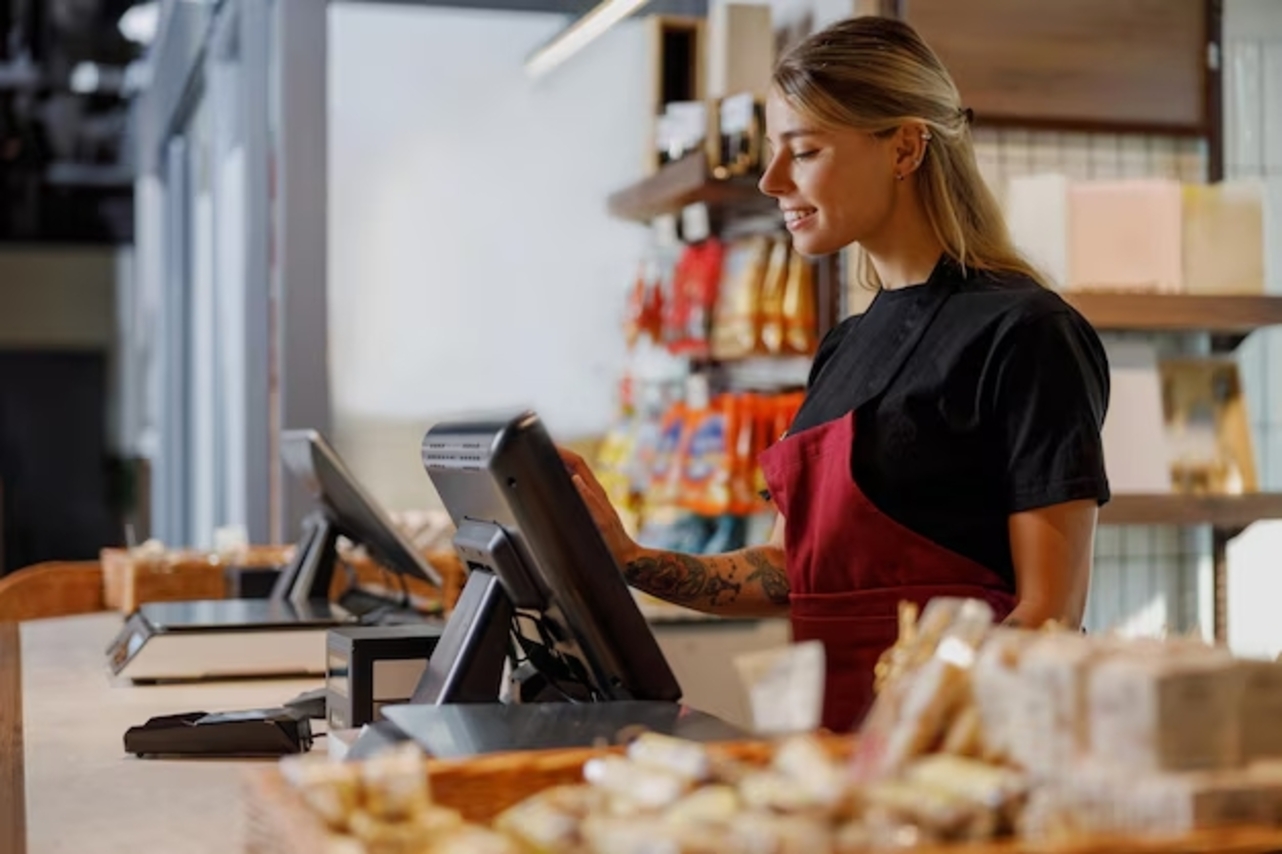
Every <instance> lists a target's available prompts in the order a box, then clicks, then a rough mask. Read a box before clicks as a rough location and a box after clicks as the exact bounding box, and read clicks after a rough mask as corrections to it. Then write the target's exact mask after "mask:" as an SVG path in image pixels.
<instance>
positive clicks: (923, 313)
mask: <svg viewBox="0 0 1282 854" xmlns="http://www.w3.org/2000/svg"><path fill="white" fill-rule="evenodd" d="M1108 395H1109V373H1108V360H1107V357H1106V356H1105V353H1104V348H1103V346H1102V345H1101V343H1100V340H1099V337H1098V336H1097V335H1096V334H1095V331H1094V330H1093V329H1092V328H1091V326H1090V324H1088V323H1087V322H1086V320H1085V319H1083V318H1082V317H1081V315H1079V314H1078V313H1077V312H1076V311H1075V310H1074V309H1073V308H1071V307H1070V306H1069V305H1068V304H1067V303H1065V302H1064V301H1063V300H1062V299H1061V298H1060V297H1059V296H1058V295H1057V294H1055V293H1054V292H1052V291H1049V290H1046V289H1045V288H1043V287H1041V286H1040V285H1038V284H1037V283H1036V282H1034V281H1032V280H1031V279H1028V278H1027V277H1024V276H1019V275H1014V274H992V273H984V272H979V271H974V270H969V271H967V272H966V273H963V271H962V270H961V268H960V266H959V265H957V264H956V263H955V262H953V261H952V260H951V259H947V258H945V259H944V260H942V261H941V262H940V263H939V265H938V266H937V267H936V268H935V271H934V272H933V273H932V274H931V277H930V279H929V280H928V281H927V282H926V283H924V284H921V285H915V286H910V287H906V288H900V289H896V290H889V291H882V292H880V293H879V294H878V295H877V297H876V298H875V299H874V300H873V302H872V305H871V306H870V307H869V308H868V310H867V311H866V312H865V313H864V314H862V315H858V316H855V317H851V318H848V319H847V320H845V321H843V322H842V323H841V324H840V325H838V326H837V327H836V328H834V329H833V330H832V331H831V332H829V333H828V335H827V336H825V338H824V340H823V342H822V343H821V344H820V347H819V351H818V354H817V355H816V357H815V361H814V365H813V367H812V369H811V374H810V383H809V388H808V391H807V394H806V399H805V403H804V404H803V405H802V407H801V410H800V411H799V412H798V414H797V418H796V420H795V421H794V422H793V425H792V428H791V430H790V432H792V433H797V432H800V431H801V430H805V429H806V428H808V427H814V426H817V425H819V424H823V423H825V422H828V421H831V420H833V419H835V418H839V417H841V416H843V415H845V414H847V413H849V412H850V411H851V410H852V409H853V410H856V436H855V446H854V453H853V459H852V468H853V472H852V475H853V477H854V478H855V482H856V483H858V484H859V486H860V488H861V489H862V490H863V492H864V493H865V494H866V495H867V496H868V498H869V499H870V500H871V501H872V502H873V503H874V504H875V505H876V506H877V507H878V508H879V509H880V510H881V511H882V512H883V513H886V514H887V515H888V516H890V517H891V518H892V519H894V520H896V521H897V522H899V523H900V524H902V525H904V526H906V527H908V528H910V529H911V530H913V531H916V532H917V533H919V534H921V535H923V536H925V537H927V538H928V539H930V540H932V541H934V542H936V543H939V544H940V545H942V546H944V547H946V548H948V549H950V550H952V551H954V552H957V553H959V554H962V555H964V556H966V557H969V558H971V559H972V560H974V561H976V562H978V563H980V564H982V565H984V566H987V567H989V568H990V569H993V570H994V571H996V572H998V573H999V574H1001V575H1002V576H1003V577H1005V578H1007V579H1009V580H1010V581H1011V583H1012V585H1013V583H1014V566H1013V564H1012V561H1011V553H1010V535H1009V529H1008V527H1007V525H1008V517H1009V516H1010V515H1011V514H1012V513H1018V512H1021V511H1025V510H1032V509H1035V508H1038V507H1045V506H1049V505H1052V504H1058V503H1061V502H1065V501H1074V500H1081V499H1088V498H1089V499H1095V500H1096V501H1098V502H1099V503H1101V504H1103V503H1104V502H1106V501H1108V499H1109V488H1108V479H1107V477H1106V476H1105V472H1104V452H1103V443H1102V440H1101V432H1100V431H1101V429H1102V427H1103V423H1104V413H1105V410H1106V408H1107V405H1108Z"/></svg>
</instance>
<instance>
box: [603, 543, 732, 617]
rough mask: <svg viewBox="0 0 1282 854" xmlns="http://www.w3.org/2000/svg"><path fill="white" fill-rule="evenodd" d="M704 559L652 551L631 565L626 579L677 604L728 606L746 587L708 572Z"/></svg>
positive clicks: (652, 593)
mask: <svg viewBox="0 0 1282 854" xmlns="http://www.w3.org/2000/svg"><path fill="white" fill-rule="evenodd" d="M709 569H710V568H709V567H708V566H707V564H706V563H705V562H704V560H702V559H700V558H698V557H695V556H693V555H686V554H679V553H677V552H653V553H651V554H647V555H644V556H642V557H638V558H635V559H633V560H631V561H629V562H628V565H627V566H625V567H624V569H623V577H624V578H626V579H627V581H628V583H629V584H631V585H632V586H634V587H638V588H640V589H641V590H644V591H645V592H646V593H649V594H650V595H651V596H658V597H659V598H660V599H665V600H667V601H669V602H672V603H674V604H676V605H686V606H688V607H692V608H695V607H701V606H702V607H708V606H711V607H717V606H718V605H729V604H730V603H731V602H733V601H734V600H735V598H736V597H738V595H739V591H740V590H742V589H743V585H742V584H740V583H738V582H736V581H735V580H734V579H733V577H730V578H727V577H725V576H723V575H721V574H718V573H717V572H715V570H714V571H711V572H710V571H709Z"/></svg>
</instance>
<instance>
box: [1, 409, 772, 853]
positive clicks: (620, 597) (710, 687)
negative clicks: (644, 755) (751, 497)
mask: <svg viewBox="0 0 1282 854" xmlns="http://www.w3.org/2000/svg"><path fill="white" fill-rule="evenodd" d="M486 431H490V432H491V433H492V434H493V435H492V436H491V439H492V441H489V443H488V445H487V447H488V448H489V449H490V453H489V457H488V464H487V465H481V466H477V465H475V464H474V463H475V462H476V456H477V455H476V453H475V450H474V449H475V447H476V446H477V442H478V437H479V436H481V435H482V434H484V433H485V432H486ZM481 444H482V445H485V442H482V443H481ZM465 446H468V447H469V448H471V449H472V450H469V452H468V453H467V454H463V453H460V452H458V449H460V448H464V447H465ZM451 448H453V449H455V450H453V451H451ZM429 452H431V453H429ZM549 455H550V456H549ZM461 457H468V459H466V460H463V459H460V458H461ZM424 462H425V466H426V467H427V469H428V472H429V474H430V475H431V476H432V478H433V481H434V482H435V483H436V485H437V488H438V491H440V492H441V493H442V495H443V497H444V498H445V500H446V502H447V506H451V505H452V506H451V510H452V513H454V515H455V516H456V524H457V523H458V522H459V521H463V522H465V524H464V525H461V526H460V529H461V530H463V531H464V536H463V538H462V540H463V542H462V544H461V552H460V553H465V552H467V550H468V549H471V552H470V554H468V558H467V559H468V562H469V564H470V565H471V573H470V575H469V581H468V586H470V587H471V588H472V589H471V592H469V591H468V589H467V588H466V587H465V590H464V594H463V596H462V597H461V598H460V603H459V608H458V609H456V611H455V614H454V616H452V617H451V620H450V622H449V623H448V624H447V625H446V627H445V631H444V632H443V635H442V637H441V641H440V643H439V644H438V647H437V649H438V651H444V652H445V653H446V654H444V655H435V654H434V655H433V657H432V664H431V665H430V666H429V667H428V669H427V671H426V672H425V674H424V677H423V679H422V680H421V681H420V683H419V686H418V688H417V689H416V692H415V696H414V698H413V700H414V703H415V704H436V703H442V704H450V703H454V702H460V701H470V702H479V701H481V700H482V699H483V698H482V697H479V696H477V695H476V693H475V691H476V686H477V685H486V684H493V683H491V682H490V679H489V677H490V676H492V675H493V676H497V675H498V673H497V672H493V673H492V672H491V671H492V669H493V665H494V663H495V662H494V658H493V654H494V653H495V652H496V650H498V647H491V648H488V649H487V648H485V646H484V643H483V642H482V641H481V640H478V638H480V637H481V636H483V635H485V634H487V633H485V632H476V631H475V630H468V629H469V626H471V627H472V628H473V629H474V628H475V626H476V625H480V624H483V623H484V620H485V619H487V617H486V615H487V614H488V615H489V617H494V616H495V615H496V614H497V618H498V619H499V620H500V621H501V622H502V623H503V625H504V626H506V625H508V624H509V623H511V625H513V626H514V627H519V626H522V625H525V626H526V627H525V628H517V630H516V631H515V632H514V634H519V635H522V636H523V639H521V638H518V643H519V644H520V645H521V647H522V648H523V649H525V651H526V653H527V658H528V659H529V660H531V661H536V662H540V663H541V664H542V665H544V666H542V667H541V668H538V669H541V670H542V671H544V673H545V674H548V673H550V674H551V675H552V678H551V679H550V680H545V681H548V682H551V683H552V684H553V685H555V690H556V691H558V692H564V693H566V694H567V696H570V695H574V692H576V691H578V692H583V693H582V694H581V695H575V698H576V699H579V700H581V701H585V702H589V703H609V702H614V701H620V700H624V701H631V700H648V701H655V702H665V701H666V702H671V701H675V700H677V699H678V698H679V699H680V700H681V702H682V703H683V704H684V705H686V706H689V707H692V708H696V709H699V710H700V711H702V712H705V713H707V714H708V715H711V716H713V717H716V718H720V719H721V720H722V721H724V722H725V723H727V724H729V725H732V726H734V725H738V726H746V724H747V722H748V714H747V708H746V700H745V698H744V694H743V691H742V689H741V687H740V686H739V684H738V680H737V678H736V676H735V670H734V668H733V666H732V665H731V662H732V660H733V658H734V657H735V656H738V655H741V654H743V653H745V652H749V651H753V650H755V649H762V648H768V647H777V646H780V645H782V644H783V643H786V641H787V637H788V629H787V625H786V621H782V620H769V621H758V620H742V621H739V620H735V621H731V620H715V619H705V618H695V617H693V615H687V614H681V613H672V612H667V613H663V612H660V613H652V614H648V615H643V614H642V612H641V610H640V609H639V608H638V607H637V605H636V603H635V601H634V600H633V599H632V597H631V595H630V592H629V591H628V590H627V588H626V586H625V585H624V584H623V582H622V578H621V577H620V576H619V575H618V574H617V573H603V572H599V571H593V572H591V573H580V574H579V575H578V576H574V575H573V574H572V573H574V572H576V571H577V569H576V568H582V567H598V566H600V565H601V563H602V552H601V550H603V549H604V544H603V543H602V542H601V541H600V538H599V536H595V527H594V526H591V524H590V517H588V516H586V513H587V510H586V507H584V506H583V504H582V502H581V500H580V499H579V498H578V495H577V492H576V491H574V487H573V484H572V483H571V482H570V480H569V477H568V475H566V473H565V471H564V469H563V468H562V467H561V466H560V462H559V457H557V456H556V454H555V449H554V447H553V446H552V445H551V443H550V441H549V440H548V439H547V437H546V434H544V433H543V429H542V427H541V425H540V423H539V422H538V420H537V418H536V417H534V416H533V415H532V414H524V415H522V416H519V417H515V418H512V419H510V420H506V421H503V422H490V423H470V424H466V425H445V426H444V427H442V428H436V429H434V431H433V432H432V433H429V434H428V436H427V437H426V438H425V443H424ZM518 488H519V489H520V490H521V492H520V494H514V493H516V491H517V489H518ZM549 508H551V509H549ZM576 513H577V514H580V515H581V516H582V518H577V517H576V516H575V514H576ZM544 514H552V515H550V516H549V515H544ZM567 518H568V523H567V521H566V520H567ZM478 520H484V521H485V522H487V523H488V524H486V525H482V526H477V525H476V524H473V523H476V522H477V521H478ZM567 525H568V527H567ZM566 531H576V532H581V531H588V532H590V533H591V534H592V536H587V537H577V536H567V535H566ZM549 532H552V533H549ZM594 550H597V551H596V553H594ZM604 554H605V557H606V559H608V552H607V553H604ZM567 573H570V574H567ZM567 585H568V586H567ZM585 591H586V594H585ZM514 613H516V614H519V615H521V616H524V617H526V618H527V619H524V620H512V619H511V618H512V616H513V614H514ZM530 617H534V618H543V619H546V620H547V621H549V623H550V625H543V626H541V627H540V626H539V625H538V623H539V619H534V620H533V622H531V621H530V620H529V618H530ZM121 623H122V621H121V617H120V616H119V615H114V614H95V615H89V616H81V617H69V618H61V619H53V620H43V621H33V622H29V623H26V624H23V625H22V626H21V627H20V628H18V627H15V626H12V625H2V626H0V854H8V852H10V851H12V852H15V854H42V852H47V851H64V850H65V851H74V850H86V851H96V852H103V854H112V852H116V851H120V852H122V854H123V852H129V854H142V853H143V852H150V851H179V850H181V851H184V852H196V854H200V852H205V851H209V852H214V851H218V852H229V851H230V852H234V851H239V850H243V840H244V838H245V827H244V825H243V822H244V814H245V813H244V809H243V804H242V803H241V798H242V788H241V786H242V777H243V771H244V770H245V769H246V768H249V767H253V766H255V765H261V764H262V763H263V762H270V761H272V760H270V759H267V760H261V759H260V760H252V759H184V758H168V759H140V758H137V757H134V756H132V755H129V754H126V753H125V752H124V750H123V748H122V736H123V734H124V733H125V731H126V730H127V729H129V728H130V727H133V726H136V725H138V724H140V723H142V722H144V721H146V720H147V719H149V718H152V717H155V716H160V715H171V714H182V713H187V712H192V711H195V710H202V711H207V712H223V711H235V710H244V709H259V708H268V707H273V706H279V705H281V704H282V703H283V702H285V701H287V700H289V699H290V698H292V697H295V696H297V695H298V694H300V693H302V692H305V691H308V690H311V689H316V688H318V687H320V686H322V685H323V684H324V679H323V677H320V676H316V675H309V676H306V677H304V678H273V679H264V678H261V676H251V677H248V678H231V679H221V680H217V681H192V682H179V683H166V684H156V685H134V684H133V683H132V682H131V681H130V680H129V679H128V678H126V677H125V676H122V675H116V676H112V675H110V673H109V672H108V671H107V668H106V662H105V661H104V656H103V651H104V649H106V648H107V647H108V645H109V643H110V642H111V641H112V639H113V638H114V637H117V636H118V634H119V633H120V631H121ZM526 624H528V625H526ZM488 634H490V635H492V636H495V637H497V636H502V637H503V644H502V650H501V651H502V652H504V653H505V652H506V651H507V650H508V645H507V641H508V639H507V637H506V634H507V633H506V631H504V632H500V633H497V634H495V633H488ZM482 640H483V639H482ZM535 642H540V643H542V644H544V649H543V650H542V651H541V652H537V653H536V652H534V651H533V650H534V647H533V645H532V644H533V643H535ZM478 643H480V644H481V645H480V646H478V645H477V644H478ZM549 656H551V657H550V658H549ZM500 657H501V656H500ZM478 662H479V664H478ZM477 667H480V668H481V671H479V672H478V671H475V668H477ZM486 668H489V669H486ZM469 669H471V672H470V671H469ZM477 676H479V677H480V678H479V679H477V678H476V677H477ZM570 677H573V678H574V679H575V680H578V681H580V682H581V684H578V685H571V684H569V678H570ZM545 681H541V680H539V679H535V680H533V681H532V682H531V683H529V684H530V685H533V686H534V687H533V688H532V689H531V691H532V692H533V693H536V694H539V693H543V694H546V691H547V686H546V684H545ZM494 699H495V700H497V696H495V697H494ZM547 699H549V698H548V697H546V696H538V697H531V698H530V700H532V701H538V700H544V701H546V700H547ZM402 708H406V707H402ZM411 717H412V716H411ZM407 719H408V718H407ZM316 729H317V731H318V738H317V740H316V741H315V744H314V746H313V748H312V749H313V750H314V751H328V750H329V742H330V741H331V740H332V741H334V742H335V743H337V739H330V738H327V737H326V735H325V734H321V733H323V731H324V724H323V722H316ZM420 741H421V740H420Z"/></svg>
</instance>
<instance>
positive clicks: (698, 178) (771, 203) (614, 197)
mask: <svg viewBox="0 0 1282 854" xmlns="http://www.w3.org/2000/svg"><path fill="white" fill-rule="evenodd" d="M696 202H703V203H704V204H706V205H708V207H709V208H712V209H714V210H719V211H723V212H733V213H735V214H738V215H760V214H768V213H770V212H772V211H774V212H777V211H778V204H777V203H776V202H775V200H774V199H771V198H770V197H769V196H766V195H764V194H762V192H761V191H760V190H758V189H757V178H756V177H743V178H730V179H727V180H719V179H717V178H714V177H713V176H712V175H711V173H710V172H709V171H708V161H707V159H706V158H705V157H704V156H703V155H702V154H691V155H688V156H686V157H684V158H682V159H681V160H678V161H677V162H675V163H669V164H668V165H666V166H664V167H663V168H662V169H660V170H659V171H658V172H656V173H655V174H653V175H651V176H650V177H648V178H645V179H644V180H642V181H639V182H637V183H636V184H633V185H632V186H630V187H626V188H624V189H622V190H619V191H618V192H616V193H613V194H611V196H610V198H609V201H608V206H609V210H610V215H611V216H616V217H619V218H620V219H631V220H636V221H639V222H645V221H648V220H650V219H653V218H654V217H656V216H659V215H661V214H677V213H680V212H681V209H682V208H684V207H685V206H686V205H692V204H695V203H696Z"/></svg>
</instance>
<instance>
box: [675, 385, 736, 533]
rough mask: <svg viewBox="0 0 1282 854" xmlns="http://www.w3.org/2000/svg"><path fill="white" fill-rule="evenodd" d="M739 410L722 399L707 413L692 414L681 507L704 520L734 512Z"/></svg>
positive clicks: (726, 399)
mask: <svg viewBox="0 0 1282 854" xmlns="http://www.w3.org/2000/svg"><path fill="white" fill-rule="evenodd" d="M736 415H737V408H736V407H734V406H733V405H731V398H730V397H729V396H727V395H718V396H717V397H715V398H713V400H712V401H711V402H710V403H709V405H708V408H707V409H703V410H699V411H696V412H693V413H691V417H690V441H689V443H688V445H687V451H686V455H685V459H684V465H683V468H682V476H681V505H682V506H683V507H685V508H686V509H688V510H691V511H693V512H695V513H698V514H700V515H702V516H720V515H722V514H724V513H726V512H728V511H729V509H730V499H731V496H730V483H731V475H732V461H733V457H732V455H731V451H732V446H731V444H730V437H731V436H732V435H733V433H734V431H735V429H736V425H735V424H734V423H732V421H733V418H734V417H735V416H736Z"/></svg>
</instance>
